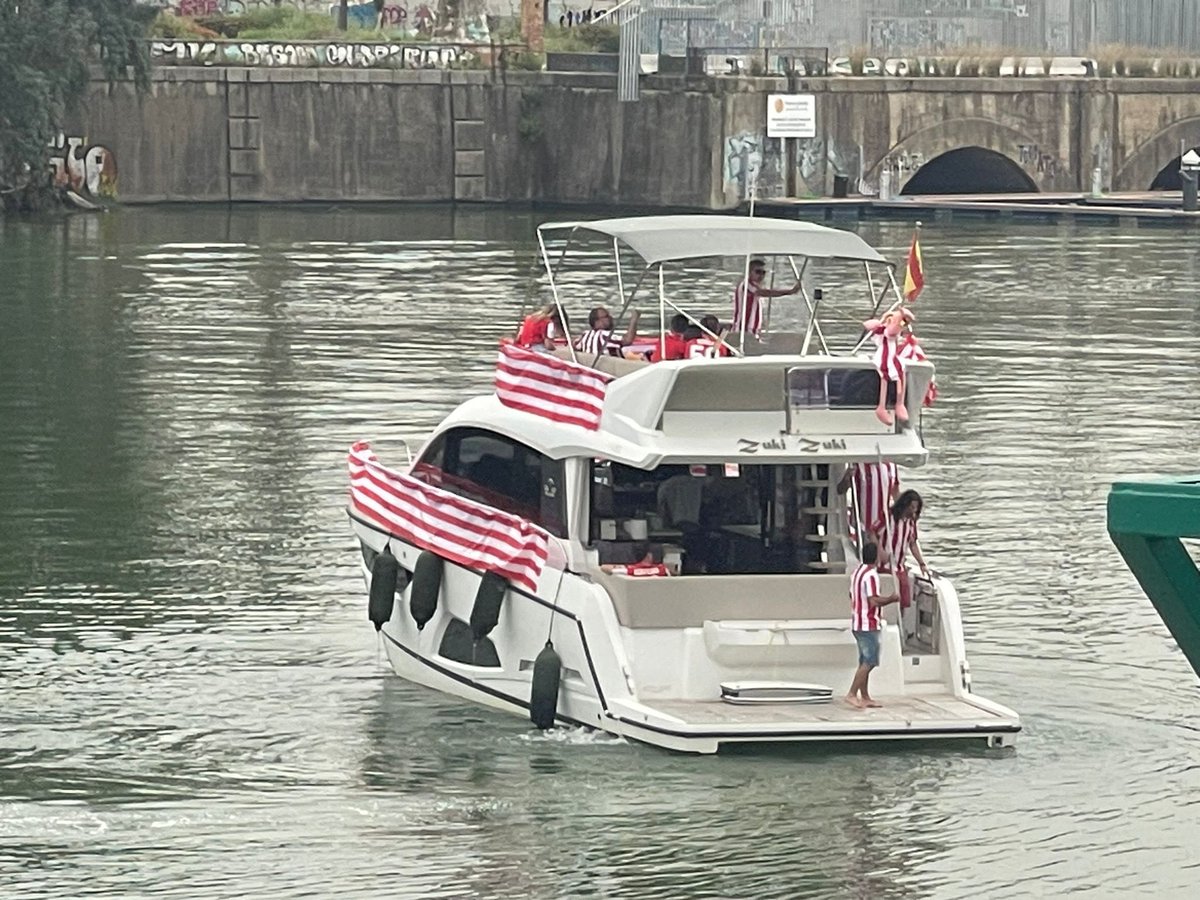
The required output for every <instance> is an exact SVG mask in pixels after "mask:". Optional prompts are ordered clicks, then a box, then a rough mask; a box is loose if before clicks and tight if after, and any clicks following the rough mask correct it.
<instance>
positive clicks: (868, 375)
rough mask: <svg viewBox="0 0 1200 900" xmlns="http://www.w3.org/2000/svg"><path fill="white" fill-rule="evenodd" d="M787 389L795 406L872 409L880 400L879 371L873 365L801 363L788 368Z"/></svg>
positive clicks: (789, 401) (790, 403) (791, 404)
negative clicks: (825, 366)
mask: <svg viewBox="0 0 1200 900" xmlns="http://www.w3.org/2000/svg"><path fill="white" fill-rule="evenodd" d="M890 390H891V391H892V392H893V393H894V391H895V389H894V388H890ZM787 393H788V405H789V406H790V407H791V408H793V409H812V408H814V407H816V408H821V409H836V408H839V407H862V408H864V409H869V408H871V407H874V406H875V404H877V403H878V402H879V373H878V372H876V371H875V370H874V369H847V368H828V369H814V368H810V367H807V366H798V367H797V368H794V369H788V373H787ZM893 399H894V397H893Z"/></svg>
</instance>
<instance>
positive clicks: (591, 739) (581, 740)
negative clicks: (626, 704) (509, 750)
mask: <svg viewBox="0 0 1200 900" xmlns="http://www.w3.org/2000/svg"><path fill="white" fill-rule="evenodd" d="M519 737H520V739H521V740H523V741H526V742H528V743H530V744H566V745H568V746H583V747H608V746H618V745H621V744H626V743H628V741H626V740H625V738H623V737H620V736H618V735H612V734H608V733H607V732H604V731H596V730H595V729H593V728H584V727H583V726H582V725H580V726H576V727H574V728H549V729H547V730H545V731H529V732H525V733H524V734H521V735H520V736H519Z"/></svg>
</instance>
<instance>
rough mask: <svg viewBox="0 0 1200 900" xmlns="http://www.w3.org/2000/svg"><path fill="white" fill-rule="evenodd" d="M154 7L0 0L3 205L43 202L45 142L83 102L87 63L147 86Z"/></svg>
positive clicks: (128, 0)
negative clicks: (129, 72) (148, 36)
mask: <svg viewBox="0 0 1200 900" xmlns="http://www.w3.org/2000/svg"><path fill="white" fill-rule="evenodd" d="M155 14H156V11H155V10H153V9H147V8H145V7H141V6H138V5H136V4H135V3H134V0H0V202H2V203H3V206H4V207H5V208H6V209H12V208H17V209H29V208H34V207H37V206H39V205H42V204H43V203H45V201H46V200H47V198H48V197H50V196H52V194H53V191H52V188H51V185H50V170H49V162H48V160H49V153H48V149H49V144H50V142H51V141H52V140H53V138H54V137H55V135H57V133H58V132H59V131H60V130H61V129H62V128H63V126H64V123H65V121H66V116H67V114H68V113H69V111H70V109H71V107H72V105H73V104H75V103H77V102H78V101H79V100H80V99H82V97H83V95H84V93H85V92H86V91H87V86H88V81H89V78H90V74H89V69H88V67H89V65H91V64H99V66H100V67H101V71H102V72H103V73H104V74H105V76H106V77H107V78H109V79H110V80H114V79H116V78H120V77H124V76H125V74H126V72H127V70H132V74H133V77H134V80H135V81H136V83H137V84H138V86H139V88H143V89H144V88H145V87H147V86H148V84H149V65H150V61H149V58H148V55H147V53H146V47H145V45H144V44H143V43H142V39H143V37H144V36H145V33H146V26H147V25H148V23H149V20H150V18H152V17H153V16H154V15H155Z"/></svg>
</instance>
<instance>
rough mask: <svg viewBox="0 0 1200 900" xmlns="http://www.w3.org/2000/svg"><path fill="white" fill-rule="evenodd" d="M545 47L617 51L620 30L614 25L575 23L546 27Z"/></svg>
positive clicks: (565, 49) (568, 50)
mask: <svg viewBox="0 0 1200 900" xmlns="http://www.w3.org/2000/svg"><path fill="white" fill-rule="evenodd" d="M545 42H546V49H547V50H553V51H558V52H561V53H617V52H619V51H620V49H621V30H620V29H619V28H618V27H617V26H616V25H577V26H576V27H574V28H547V29H546V37H545Z"/></svg>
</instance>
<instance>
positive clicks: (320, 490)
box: [0, 207, 1200, 898]
mask: <svg viewBox="0 0 1200 900" xmlns="http://www.w3.org/2000/svg"><path fill="white" fill-rule="evenodd" d="M537 218H538V217H537V216H534V215H532V214H530V213H527V212H510V211H501V210H494V209H468V210H457V211H455V210H451V209H448V208H437V209H419V208H374V207H369V208H360V209H346V208H340V209H339V208H290V209H271V208H257V207H256V208H238V209H234V210H226V209H216V208H212V209H210V208H188V209H128V210H124V211H120V212H114V213H109V214H107V215H104V216H92V217H87V216H76V217H72V218H70V219H69V220H68V221H66V222H65V223H64V222H58V223H12V222H8V223H3V222H0V273H2V276H3V283H2V284H0V322H2V323H3V326H2V327H0V379H2V381H0V384H2V385H3V390H2V391H0V426H2V427H0V677H2V678H3V695H2V696H3V703H2V704H0V884H3V885H4V887H3V889H0V894H2V895H3V896H4V897H6V898H24V897H77V896H85V895H97V894H109V895H114V896H122V897H137V896H154V897H181V898H183V897H186V898H202V897H229V896H234V895H245V896H251V897H265V896H279V897H300V896H311V897H328V896H335V895H337V896H352V897H364V898H370V897H380V898H382V897H388V898H394V897H483V898H492V897H495V898H500V897H526V896H527V897H538V898H543V897H544V898H554V897H573V896H581V897H582V896H604V897H629V898H634V897H637V898H642V897H652V896H653V897H755V898H757V897H780V898H794V897H873V898H875V897H906V898H907V897H967V896H996V897H1000V896H1004V897H1015V896H1054V895H1059V894H1064V893H1066V892H1068V891H1074V892H1080V893H1084V894H1085V895H1087V894H1090V895H1092V896H1098V897H1104V896H1112V897H1123V896H1129V895H1144V894H1148V893H1150V892H1151V891H1153V892H1155V893H1156V894H1157V895H1158V896H1163V897H1171V896H1190V895H1191V890H1192V889H1193V887H1194V884H1195V882H1196V880H1197V877H1198V876H1200V872H1198V871H1197V863H1196V859H1197V857H1196V853H1195V845H1194V833H1195V832H1194V826H1195V821H1196V816H1197V814H1198V810H1197V806H1196V803H1197V797H1200V768H1198V765H1200V738H1198V735H1197V733H1196V722H1197V714H1198V713H1200V691H1197V690H1196V686H1197V679H1196V677H1195V676H1194V675H1193V674H1192V672H1191V670H1190V668H1189V667H1188V665H1187V663H1186V662H1185V660H1184V658H1183V656H1182V655H1181V654H1180V652H1179V650H1178V648H1177V647H1176V646H1175V645H1174V644H1173V642H1172V641H1171V639H1170V636H1169V634H1168V633H1167V632H1166V630H1165V628H1164V627H1163V626H1162V624H1161V622H1160V621H1159V619H1158V617H1157V615H1156V614H1155V612H1154V610H1153V608H1152V607H1151V605H1150V603H1149V602H1148V601H1147V600H1146V599H1145V597H1144V596H1143V595H1142V594H1141V593H1140V591H1139V590H1138V589H1137V586H1136V583H1135V582H1134V580H1133V578H1132V576H1131V575H1130V574H1129V573H1128V571H1127V570H1126V569H1125V567H1124V565H1123V563H1122V562H1121V560H1120V558H1119V556H1118V555H1117V553H1116V552H1115V550H1114V549H1113V547H1112V545H1111V544H1110V542H1109V541H1108V538H1107V535H1106V532H1105V527H1104V500H1105V496H1106V493H1107V490H1108V486H1109V484H1110V483H1111V482H1112V480H1113V479H1114V478H1117V477H1119V476H1121V475H1125V474H1134V473H1149V472H1160V473H1192V472H1194V471H1195V470H1197V469H1198V468H1200V465H1198V463H1197V460H1198V459H1200V403H1197V401H1196V398H1197V396H1200V369H1198V367H1197V364H1196V347H1197V342H1198V341H1200V265H1198V264H1197V262H1196V257H1195V254H1194V253H1192V252H1190V251H1189V249H1188V248H1189V247H1190V246H1192V245H1194V241H1193V235H1192V233H1191V232H1186V233H1185V232H1178V231H1173V230H1170V229H1164V228H1147V227H1142V228H1137V227H1115V226H1112V227H1110V226H1078V227H1076V226H1070V225H1055V224H1026V223H1016V224H1011V223H1010V224H1007V225H999V224H990V223H979V224H964V223H961V222H955V223H952V224H951V223H944V224H943V223H929V224H927V226H926V228H925V231H924V238H923V246H924V250H925V259H926V268H927V279H928V287H927V289H926V291H925V293H924V294H923V295H922V297H921V298H920V300H919V301H918V305H917V309H918V313H919V317H920V322H919V331H920V333H921V334H922V335H923V336H924V338H925V343H926V347H927V349H928V351H929V352H930V354H931V356H932V357H933V359H934V361H935V363H936V364H937V365H938V367H939V368H938V375H939V381H940V383H941V388H942V398H941V399H940V400H939V402H938V404H937V406H936V407H935V408H934V410H933V411H932V412H931V413H929V414H928V415H927V417H926V439H927V442H928V443H929V445H930V447H931V449H932V450H933V456H932V461H931V464H930V465H929V466H928V467H927V468H925V469H924V470H921V471H919V472H916V473H912V477H911V478H910V479H909V480H910V482H911V483H913V484H915V485H916V486H918V487H919V488H920V489H921V490H922V492H923V493H924V494H925V496H926V513H925V517H924V519H923V520H922V522H923V536H924V541H923V543H924V545H925V548H926V555H927V557H929V558H930V560H931V562H932V563H933V564H934V565H935V566H936V567H939V568H941V569H943V570H944V571H947V572H949V573H950V574H952V575H953V576H954V577H955V578H956V581H957V585H958V588H959V591H960V594H961V595H962V601H963V605H964V616H965V628H966V634H967V642H968V648H969V652H970V658H971V663H972V668H973V675H974V684H975V688H976V690H978V691H979V692H980V693H982V694H984V695H985V696H989V697H993V698H995V699H997V700H999V701H1001V702H1003V703H1006V704H1008V705H1010V706H1013V707H1015V708H1016V709H1017V710H1018V711H1019V712H1020V713H1021V714H1022V716H1023V718H1024V721H1025V726H1026V730H1025V732H1024V734H1023V735H1022V736H1021V739H1020V741H1019V743H1018V746H1017V747H1016V749H1015V750H1013V751H987V750H984V749H982V748H958V749H946V748H942V747H937V746H933V747H930V746H925V745H917V746H909V745H903V744H900V745H889V746H886V747H862V748H858V749H855V750H852V751H846V750H838V749H831V748H822V749H816V750H813V749H807V750H805V749H801V750H766V751H760V752H739V753H735V754H732V755H723V756H719V757H711V758H692V757H686V756H678V755H672V754H668V753H664V752H661V751H658V750H654V749H651V748H647V747H643V746H639V745H633V744H626V743H624V742H621V741H618V740H614V739H611V738H608V737H600V736H596V735H592V734H585V733H580V732H566V733H552V734H550V735H546V736H542V735H537V734H536V733H534V732H532V731H531V729H530V727H529V726H528V723H527V722H526V721H524V720H522V719H520V718H518V717H515V716H513V717H509V716H505V715H503V714H500V713H494V712H491V711H486V710H481V709H477V708H475V707H472V706H468V705H464V704H462V703H460V702H458V701H456V700H452V699H449V698H445V697H443V696H441V695H439V694H436V693H432V692H430V691H427V690H425V689H423V688H419V687H415V686H412V685H409V684H407V683H405V682H402V681H400V680H399V679H397V678H395V677H394V676H391V675H390V674H389V672H388V670H387V668H386V665H385V662H384V660H383V657H382V654H381V650H380V647H379V645H378V643H377V639H376V636H375V634H374V631H373V630H372V629H371V626H370V625H369V624H368V622H367V621H366V603H365V599H364V597H363V590H362V584H361V581H360V579H359V576H358V571H357V564H358V558H357V555H356V552H355V544H354V542H353V541H352V539H351V537H350V533H349V529H348V526H347V520H346V517H345V513H344V502H345V494H346V486H347V485H346V477H345V468H344V459H345V456H344V454H345V451H346V448H347V447H348V445H349V444H350V443H351V442H352V441H354V440H355V439H358V438H361V437H368V438H372V439H373V440H375V441H377V446H378V449H379V452H380V454H381V457H382V458H383V459H384V461H385V462H387V461H392V462H395V463H397V464H399V463H401V462H402V454H403V450H402V449H401V445H400V441H401V439H412V438H419V437H420V436H421V435H422V434H423V433H424V432H425V431H426V430H427V429H429V428H430V427H431V426H433V425H434V424H435V423H436V422H437V421H438V420H439V419H440V417H441V416H442V415H443V414H445V413H446V412H447V411H448V410H449V409H450V408H451V406H452V405H453V404H454V403H455V402H457V400H458V399H459V398H461V397H463V396H464V395H467V394H470V393H471V392H475V391H480V390H487V389H488V384H489V381H490V366H491V363H492V360H493V357H494V352H495V341H496V338H497V336H498V335H499V334H500V333H501V332H502V331H505V330H506V329H507V328H509V327H510V326H511V325H512V324H513V323H514V322H515V321H516V319H517V316H518V312H519V310H520V308H521V304H522V300H523V299H524V298H525V297H528V296H530V295H536V296H544V281H543V279H542V278H541V276H540V272H539V269H538V264H537V259H536V256H535V254H534V242H533V238H532V234H533V226H534V224H535V222H536V221H537ZM851 227H860V228H861V232H862V233H863V235H864V237H866V238H867V240H868V241H870V242H872V243H873V244H876V245H877V246H879V247H880V248H881V249H882V250H884V251H885V253H887V254H888V255H889V256H891V257H892V258H900V257H901V256H902V255H903V252H904V249H905V247H906V244H907V241H908V238H909V234H910V230H909V228H910V226H909V224H907V223H900V222H891V223H863V224H862V225H861V226H855V225H852V226H851ZM693 281H694V280H693ZM581 283H582V284H584V287H585V288H586V287H587V285H588V284H589V282H587V280H586V279H584V281H583V282H581ZM697 290H699V289H697ZM710 293H711V296H712V297H713V298H716V299H713V300H712V302H713V304H714V305H716V304H718V303H719V305H717V306H716V308H717V310H718V311H721V310H723V308H724V305H725V304H726V302H727V296H726V295H727V293H728V284H724V286H721V287H719V288H717V289H713V290H712V291H711V292H710Z"/></svg>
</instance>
